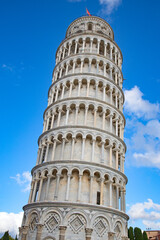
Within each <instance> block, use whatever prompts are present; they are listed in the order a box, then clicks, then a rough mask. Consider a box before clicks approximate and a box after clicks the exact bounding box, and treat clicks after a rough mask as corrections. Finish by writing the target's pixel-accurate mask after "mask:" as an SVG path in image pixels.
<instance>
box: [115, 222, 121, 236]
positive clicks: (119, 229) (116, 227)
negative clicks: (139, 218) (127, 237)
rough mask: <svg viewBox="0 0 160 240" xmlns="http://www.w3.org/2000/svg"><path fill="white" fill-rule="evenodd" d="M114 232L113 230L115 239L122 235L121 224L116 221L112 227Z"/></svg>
mask: <svg viewBox="0 0 160 240" xmlns="http://www.w3.org/2000/svg"><path fill="white" fill-rule="evenodd" d="M114 232H115V236H116V239H117V240H118V239H120V238H121V236H122V226H121V224H120V223H119V222H118V223H117V224H116V226H115V228H114Z"/></svg>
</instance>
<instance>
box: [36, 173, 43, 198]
mask: <svg viewBox="0 0 160 240" xmlns="http://www.w3.org/2000/svg"><path fill="white" fill-rule="evenodd" d="M42 185H43V177H41V180H40V185H39V191H38V197H37V202H39V201H40V198H41V192H42Z"/></svg>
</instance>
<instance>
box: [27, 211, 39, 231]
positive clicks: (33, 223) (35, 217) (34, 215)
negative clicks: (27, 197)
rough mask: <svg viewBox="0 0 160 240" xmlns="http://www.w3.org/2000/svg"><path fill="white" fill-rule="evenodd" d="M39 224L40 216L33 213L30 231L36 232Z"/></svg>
mask: <svg viewBox="0 0 160 240" xmlns="http://www.w3.org/2000/svg"><path fill="white" fill-rule="evenodd" d="M37 223H38V215H37V214H36V213H33V214H32V216H31V221H30V224H29V230H30V231H31V232H34V230H35V229H36V228H37Z"/></svg>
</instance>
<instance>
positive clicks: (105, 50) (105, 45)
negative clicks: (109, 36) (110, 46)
mask: <svg viewBox="0 0 160 240" xmlns="http://www.w3.org/2000/svg"><path fill="white" fill-rule="evenodd" d="M104 56H105V57H106V56H107V44H106V43H105V44H104Z"/></svg>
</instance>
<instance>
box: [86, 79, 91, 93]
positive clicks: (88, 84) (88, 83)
mask: <svg viewBox="0 0 160 240" xmlns="http://www.w3.org/2000/svg"><path fill="white" fill-rule="evenodd" d="M89 86H90V82H89V81H87V96H86V97H88V96H89Z"/></svg>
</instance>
